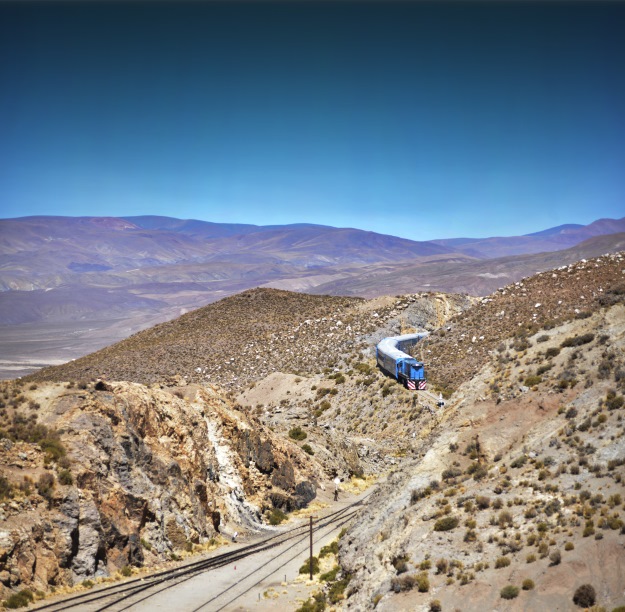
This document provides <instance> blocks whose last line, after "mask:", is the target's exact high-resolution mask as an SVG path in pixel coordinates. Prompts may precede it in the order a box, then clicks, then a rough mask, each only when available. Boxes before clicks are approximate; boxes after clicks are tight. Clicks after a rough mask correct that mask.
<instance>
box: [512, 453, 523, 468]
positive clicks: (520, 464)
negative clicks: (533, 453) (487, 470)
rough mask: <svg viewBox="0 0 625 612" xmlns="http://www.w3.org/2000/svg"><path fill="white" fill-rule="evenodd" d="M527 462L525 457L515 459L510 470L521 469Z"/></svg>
mask: <svg viewBox="0 0 625 612" xmlns="http://www.w3.org/2000/svg"><path fill="white" fill-rule="evenodd" d="M526 462H527V457H526V456H525V455H521V456H520V457H517V458H516V459H515V460H514V461H513V462H512V463H511V464H510V467H511V468H520V467H523V466H524V465H525V463H526Z"/></svg>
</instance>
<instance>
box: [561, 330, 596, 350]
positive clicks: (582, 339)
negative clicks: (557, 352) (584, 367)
mask: <svg viewBox="0 0 625 612" xmlns="http://www.w3.org/2000/svg"><path fill="white" fill-rule="evenodd" d="M594 339H595V334H593V333H588V334H584V335H583V336H571V337H569V338H566V339H565V340H564V341H563V342H562V343H561V344H560V346H561V347H562V348H569V347H572V346H582V345H583V344H588V343H589V342H592V341H593V340H594Z"/></svg>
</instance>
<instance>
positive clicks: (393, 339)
mask: <svg viewBox="0 0 625 612" xmlns="http://www.w3.org/2000/svg"><path fill="white" fill-rule="evenodd" d="M427 335H428V333H427V332H421V333H419V334H403V335H401V336H389V337H388V338H384V339H383V340H380V342H378V345H377V347H376V348H377V349H378V350H379V351H380V352H382V353H384V354H385V355H388V356H389V357H392V358H393V359H406V358H408V359H414V357H411V356H410V355H408V354H407V353H405V352H404V351H402V350H401V349H400V348H399V347H400V346H401V345H402V344H404V343H406V344H416V343H417V342H419V341H421V340H423V338H425V337H426V336H427Z"/></svg>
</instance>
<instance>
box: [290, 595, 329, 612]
mask: <svg viewBox="0 0 625 612" xmlns="http://www.w3.org/2000/svg"><path fill="white" fill-rule="evenodd" d="M325 609H326V594H325V593H323V592H322V591H319V592H317V593H315V594H314V595H313V596H312V599H309V600H307V601H305V602H304V603H303V604H302V605H301V606H300V607H299V608H297V610H296V611H295V612H323V611H324V610H325Z"/></svg>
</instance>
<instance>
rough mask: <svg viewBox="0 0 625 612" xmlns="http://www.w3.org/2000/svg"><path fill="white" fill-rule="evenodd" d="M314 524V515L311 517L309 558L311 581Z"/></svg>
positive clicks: (311, 576) (311, 577)
mask: <svg viewBox="0 0 625 612" xmlns="http://www.w3.org/2000/svg"><path fill="white" fill-rule="evenodd" d="M312 524H313V517H312V514H311V515H310V556H309V558H308V564H309V567H310V579H311V580H312V579H313V560H312V559H313V554H312V553H313V550H312V548H313V547H312V545H313V540H312V531H313V530H312Z"/></svg>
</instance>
